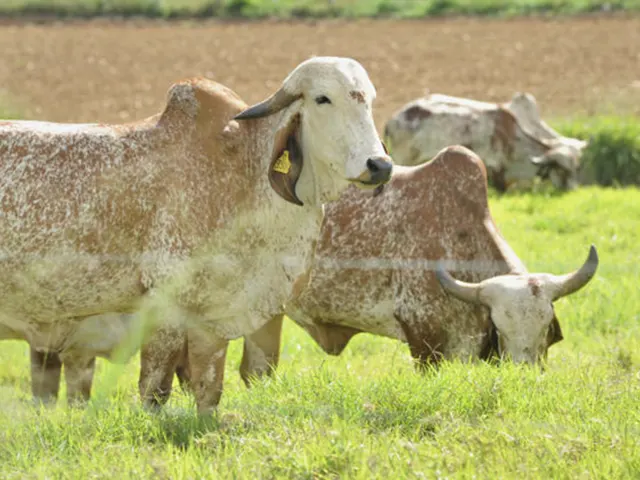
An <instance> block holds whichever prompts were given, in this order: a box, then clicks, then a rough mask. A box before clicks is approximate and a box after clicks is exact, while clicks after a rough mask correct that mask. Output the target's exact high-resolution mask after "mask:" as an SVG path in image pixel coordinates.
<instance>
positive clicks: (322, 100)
mask: <svg viewBox="0 0 640 480" xmlns="http://www.w3.org/2000/svg"><path fill="white" fill-rule="evenodd" d="M316 103H317V104H318V105H322V104H323V103H331V100H329V97H327V96H326V95H320V96H319V97H316Z"/></svg>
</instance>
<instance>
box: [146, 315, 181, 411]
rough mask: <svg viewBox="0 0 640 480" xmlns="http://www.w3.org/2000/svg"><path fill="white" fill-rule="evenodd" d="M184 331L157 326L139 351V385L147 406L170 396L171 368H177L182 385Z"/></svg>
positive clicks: (159, 403) (154, 405)
mask: <svg viewBox="0 0 640 480" xmlns="http://www.w3.org/2000/svg"><path fill="white" fill-rule="evenodd" d="M185 355H186V332H185V329H184V328H183V327H181V326H162V327H159V328H157V329H156V330H155V331H154V332H153V333H152V334H151V336H150V337H149V338H148V340H147V341H146V342H145V344H144V345H143V346H142V349H141V351H140V377H139V379H138V389H139V392H140V399H141V400H142V403H143V405H144V406H145V407H146V408H152V409H155V408H158V407H161V406H162V405H164V404H165V403H167V401H168V400H169V397H170V396H171V391H172V387H173V375H174V372H176V371H178V370H179V374H178V378H179V379H180V380H181V385H182V384H183V382H184V381H185V380H184V378H183V377H185V376H186V374H185V373H184V372H183V370H184V369H185V368H187V366H183V364H184V363H185V362H184V357H185Z"/></svg>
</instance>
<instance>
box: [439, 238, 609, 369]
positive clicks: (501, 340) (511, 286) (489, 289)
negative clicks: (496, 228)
mask: <svg viewBox="0 0 640 480" xmlns="http://www.w3.org/2000/svg"><path fill="white" fill-rule="evenodd" d="M597 268H598V253H597V251H596V249H595V247H594V246H593V245H592V246H591V249H590V251H589V256H588V258H587V260H586V262H585V263H584V265H582V267H580V269H578V270H576V271H575V272H572V273H569V274H566V275H560V276H557V275H551V274H547V273H536V274H522V275H500V276H496V277H492V278H489V279H487V280H484V281H482V282H480V283H477V284H473V283H465V282H460V281H458V280H455V279H454V278H452V277H451V275H449V273H447V272H446V271H445V270H444V269H443V268H441V267H438V270H437V271H436V277H437V278H438V281H439V282H440V285H442V287H443V288H444V290H445V291H447V292H449V293H450V294H451V295H453V296H454V297H456V298H459V299H460V300H464V301H466V302H472V303H479V304H483V305H485V306H487V307H489V309H490V311H491V320H492V322H493V324H494V326H495V328H496V330H497V336H498V349H499V352H500V355H501V356H503V357H511V358H512V359H513V360H514V361H515V362H528V363H535V362H536V361H538V360H540V359H541V358H544V357H545V356H546V352H547V349H548V348H549V346H551V345H552V344H554V343H556V342H558V341H560V340H562V332H561V330H560V325H559V323H558V321H557V319H556V316H555V312H554V309H553V302H554V301H555V300H557V299H559V298H561V297H564V296H565V295H570V294H571V293H573V292H575V291H577V290H579V289H581V288H582V287H584V286H585V285H586V284H587V283H588V282H589V281H590V280H591V278H593V276H594V274H595V272H596V269H597Z"/></svg>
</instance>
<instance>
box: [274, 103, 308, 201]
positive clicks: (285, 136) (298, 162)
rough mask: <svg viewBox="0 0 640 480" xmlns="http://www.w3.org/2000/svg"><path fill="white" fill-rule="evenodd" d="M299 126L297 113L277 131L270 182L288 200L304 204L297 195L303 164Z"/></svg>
mask: <svg viewBox="0 0 640 480" xmlns="http://www.w3.org/2000/svg"><path fill="white" fill-rule="evenodd" d="M299 126H300V114H296V115H294V116H293V117H292V118H291V121H290V122H289V124H288V125H287V126H286V127H285V128H282V129H280V130H278V132H277V133H276V138H275V141H274V144H273V155H272V159H271V164H270V165H269V183H270V184H271V188H273V189H274V190H275V191H276V193H277V194H278V195H280V196H281V197H282V198H284V199H285V200H286V201H287V202H291V203H293V204H295V205H300V206H302V205H303V203H302V201H301V200H300V199H299V198H298V196H297V195H296V184H297V183H298V179H299V178H300V173H301V172H302V165H303V158H302V149H301V148H300V144H299V142H298V135H299V132H298V130H299Z"/></svg>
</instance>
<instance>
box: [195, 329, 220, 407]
mask: <svg viewBox="0 0 640 480" xmlns="http://www.w3.org/2000/svg"><path fill="white" fill-rule="evenodd" d="M228 344H229V341H228V340H226V339H224V338H222V337H219V336H217V335H216V334H215V333H211V332H205V331H203V330H202V329H199V328H197V327H189V328H188V330H187V351H188V358H189V369H190V371H191V382H190V383H191V388H192V390H193V393H194V395H195V397H196V405H197V407H198V414H199V415H201V416H205V415H210V414H211V413H213V412H214V411H215V409H216V407H217V406H218V403H220V397H221V396H222V383H223V380H224V365H225V359H226V356H227V346H228Z"/></svg>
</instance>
